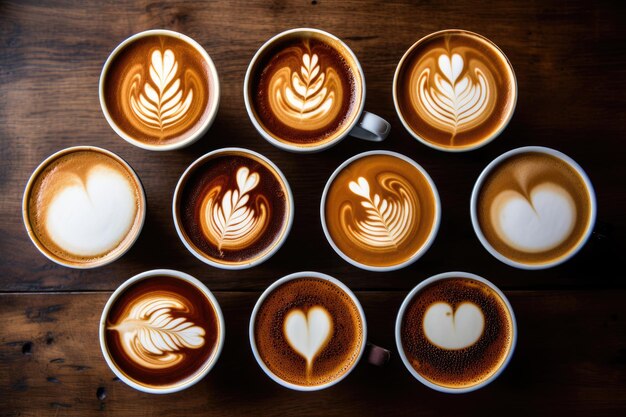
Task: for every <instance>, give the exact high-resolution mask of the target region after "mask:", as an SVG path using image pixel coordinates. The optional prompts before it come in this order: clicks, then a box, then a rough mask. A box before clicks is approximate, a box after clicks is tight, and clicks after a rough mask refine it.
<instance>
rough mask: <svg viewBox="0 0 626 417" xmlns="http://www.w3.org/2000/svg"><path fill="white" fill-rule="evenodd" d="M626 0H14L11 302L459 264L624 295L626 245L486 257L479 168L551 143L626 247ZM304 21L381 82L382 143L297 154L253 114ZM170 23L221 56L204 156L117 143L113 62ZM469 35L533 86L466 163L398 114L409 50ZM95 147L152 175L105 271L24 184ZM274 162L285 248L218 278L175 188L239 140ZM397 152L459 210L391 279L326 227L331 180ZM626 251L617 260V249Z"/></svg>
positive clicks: (386, 283) (3, 109)
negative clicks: (349, 166)
mask: <svg viewBox="0 0 626 417" xmlns="http://www.w3.org/2000/svg"><path fill="white" fill-rule="evenodd" d="M624 21H626V13H625V12H624V8H623V6H619V7H617V8H614V7H612V5H611V4H610V2H593V3H589V2H567V3H566V4H563V3H562V2H558V1H546V2H532V3H530V4H518V3H517V2H514V1H511V0H507V1H500V2H497V3H494V4H490V5H488V6H485V5H484V3H483V2H481V1H478V0H466V1H463V2H445V3H443V4H442V3H439V2H432V3H431V2H411V1H388V2H379V1H373V0H368V1H356V0H347V1H342V2H330V1H324V0H320V1H315V2H308V1H261V0H255V1H222V2H177V3H169V2H154V3H149V2H134V1H123V2H115V4H114V5H113V4H112V3H110V2H100V1H91V2H83V1H75V0H74V1H72V0H69V1H51V2H39V1H4V2H1V3H0V97H2V100H0V140H1V143H2V146H1V147H0V160H1V161H2V163H1V164H0V195H1V196H2V198H0V229H1V231H2V238H1V239H0V291H53V290H113V289H114V288H115V287H117V285H119V284H120V283H121V282H123V281H124V280H125V279H126V278H128V277H129V276H131V275H134V274H136V273H138V272H141V271H144V270H146V269H151V268H156V267H174V268H178V269H181V270H184V271H186V272H189V273H191V274H193V275H196V276H198V277H200V278H202V279H203V280H205V282H207V283H209V284H210V285H211V287H212V288H215V289H221V290H240V289H248V290H260V289H262V288H264V287H265V286H267V285H268V284H269V283H270V282H272V281H273V280H275V279H276V278H277V277H279V276H282V275H285V274H287V273H290V272H294V271H297V270H303V269H314V270H321V271H323V272H327V273H330V274H333V275H337V276H339V277H340V278H341V279H343V280H344V281H345V282H346V283H348V284H349V285H350V286H352V287H354V288H362V289H404V290H406V289H409V288H410V287H412V286H413V285H415V284H416V283H417V282H419V281H420V280H421V279H423V278H425V277H427V276H429V275H432V274H435V273H438V272H441V271H444V270H451V269H462V270H469V271H472V272H476V273H479V274H482V275H485V276H486V277H488V278H489V279H492V280H494V281H495V282H496V283H497V284H498V285H500V286H502V287H504V288H510V289H524V288H558V287H568V288H573V287H582V288H588V287H606V286H610V287H623V286H624V281H623V280H621V279H620V278H619V277H616V276H615V274H612V273H611V272H610V271H611V269H612V268H613V267H614V266H615V265H616V260H617V259H619V254H621V253H623V251H624V249H625V248H624V241H623V239H618V238H614V239H612V240H609V241H608V243H605V244H603V245H594V247H588V248H585V250H584V251H583V252H582V253H581V254H580V255H579V256H577V258H576V259H575V260H573V261H571V262H569V263H567V264H566V265H564V266H562V267H558V268H555V269H552V270H550V271H545V272H526V271H517V270H513V269H512V268H509V267H507V266H505V265H503V264H501V263H499V262H498V261H497V260H495V259H494V258H492V257H491V256H490V255H489V254H488V253H487V252H486V251H485V250H484V249H483V248H482V246H480V244H479V242H478V240H477V239H476V237H475V236H474V233H473V231H472V228H471V225H470V221H469V213H468V206H469V196H470V192H471V188H472V185H473V182H474V180H475V179H476V177H477V176H478V174H479V172H480V171H481V169H482V168H483V167H484V166H485V165H486V164H487V163H488V162H489V161H490V160H491V159H493V158H494V157H495V156H497V155H499V154H500V153H502V152H504V151H505V150H508V149H510V148H513V147H517V146H522V145H529V144H537V145H546V146H551V147H555V148H557V149H560V150H562V151H564V152H565V153H567V154H570V155H571V156H572V157H574V158H575V159H576V160H578V162H579V163H580V164H581V165H582V166H583V167H584V168H585V169H586V170H587V171H588V173H589V174H590V176H591V179H592V181H593V182H594V184H595V186H596V190H597V193H598V201H599V207H600V210H599V218H600V220H601V221H602V222H604V223H608V224H609V225H610V228H611V229H612V231H613V234H614V236H623V235H624V234H625V233H626V222H625V220H624V216H623V213H624V211H626V195H625V193H624V192H623V184H624V182H625V181H626V173H625V172H624V170H622V169H617V167H619V166H621V165H622V162H623V161H624V158H625V157H626V153H625V152H624V151H625V147H624V145H623V138H624V137H625V136H626V135H625V133H626V127H625V126H626V123H624V120H625V115H626V105H625V104H626V101H625V98H624V95H623V94H621V93H620V92H623V91H625V90H626V65H625V64H626V56H624V54H620V53H617V52H616V51H617V50H619V49H620V47H621V46H623V44H624V43H625V42H626V32H625V31H623V30H622V29H621V24H622V23H623V22H624ZM297 26H313V27H319V28H322V29H326V30H328V31H330V32H332V33H334V34H336V35H338V36H340V37H342V38H343V39H345V40H346V42H347V43H348V44H349V46H350V47H351V48H353V49H354V51H355V53H356V55H357V56H358V57H359V59H360V61H361V63H362V66H363V68H364V71H365V75H366V79H367V87H368V89H367V100H366V108H367V109H369V110H370V111H373V112H376V113H378V114H380V115H382V116H384V117H385V118H387V119H388V120H389V121H390V122H391V123H392V125H393V130H392V133H391V135H390V137H389V139H388V140H387V141H386V142H385V143H384V144H381V145H374V144H371V143H365V142H361V141H358V140H353V139H348V140H345V141H344V142H343V143H341V144H339V145H338V146H337V147H335V148H333V149H332V150H328V151H325V152H322V153H320V154H315V155H293V154H290V153H287V152H283V151H280V150H278V149H276V148H274V147H273V146H271V145H269V144H268V143H266V142H265V141H264V140H263V139H261V138H260V136H259V135H258V134H257V133H256V131H255V130H254V128H253V126H252V124H251V123H250V122H249V121H248V117H247V115H246V113H245V110H244V105H243V98H242V84H243V77H244V73H245V70H246V67H247V65H248V63H249V60H250V59H251V57H252V55H253V54H254V52H255V50H256V49H257V48H258V47H259V46H260V45H261V44H262V43H263V41H264V40H266V39H268V38H269V37H270V36H272V35H274V34H275V33H277V32H279V31H281V30H283V29H287V28H291V27H297ZM159 27H162V28H169V29H174V30H178V31H181V32H183V33H186V34H188V35H190V36H191V37H193V38H195V39H196V40H198V41H199V42H200V43H201V44H202V45H203V46H204V47H205V48H206V49H207V50H208V52H209V53H210V55H211V56H212V57H213V59H214V61H215V62H216V66H217V69H218V71H219V74H220V79H221V84H222V93H223V96H222V100H221V105H220V110H219V114H218V116H217V120H216V122H215V125H214V126H213V127H212V129H211V130H210V131H209V133H208V134H207V135H206V136H205V137H204V138H203V139H202V140H201V141H200V142H199V143H197V144H195V145H193V146H192V147H190V148H187V149H185V150H181V151H175V152H166V153H155V152H148V151H144V150H141V149H138V148H134V147H133V146H131V145H129V144H127V143H126V142H124V141H123V140H121V139H119V138H118V137H117V136H116V135H115V133H114V132H113V131H112V130H111V129H110V128H109V126H108V125H107V123H106V121H105V119H104V117H103V116H102V113H101V111H100V107H99V103H98V95H97V85H98V77H99V74H100V69H101V67H102V64H103V63H104V61H105V59H106V57H107V55H108V53H109V52H110V51H111V50H112V49H113V48H114V47H115V46H116V45H117V44H118V43H119V42H120V41H122V40H123V39H124V38H125V37H127V36H129V35H131V34H133V33H136V32H139V31H141V30H144V29H149V28H159ZM447 27H462V28H466V29H470V30H475V31H477V32H480V33H482V34H484V35H486V36H487V37H489V38H491V39H492V40H493V41H495V42H496V43H497V44H498V45H499V46H501V47H502V49H503V50H504V51H505V52H506V54H507V55H508V57H509V58H510V60H511V61H512V63H513V66H514V68H515V70H516V74H517V78H518V82H519V87H520V93H519V101H518V105H517V110H516V114H515V116H514V117H513V120H512V122H511V124H510V125H509V127H508V128H507V130H506V131H505V132H504V134H503V135H502V137H501V138H499V139H497V140H496V141H495V142H494V143H493V144H490V145H489V146H487V147H485V148H483V149H481V150H478V151H475V152H472V153H469V154H463V155H451V154H446V153H442V152H438V151H434V150H430V149H427V148H426V147H425V146H423V145H421V144H419V143H417V142H416V141H415V140H413V139H412V138H411V137H410V136H409V135H408V133H407V132H406V131H405V130H404V129H403V127H402V126H401V124H400V122H399V120H398V117H397V116H396V114H395V111H394V108H393V104H392V98H391V83H392V78H393V73H394V70H395V66H396V64H397V62H398V60H399V59H400V57H401V56H402V54H403V53H404V51H405V50H406V49H407V48H408V47H409V46H410V45H411V44H412V43H413V42H414V41H416V40H417V39H418V38H420V37H422V36H424V35H426V34H428V33H430V32H432V31H435V30H439V29H443V28H447ZM79 144H91V145H97V146H102V147H105V148H107V149H111V150H113V151H114V152H117V153H118V154H120V155H121V156H122V157H124V158H125V159H127V160H128V161H129V162H130V164H131V165H132V166H133V167H134V168H135V169H136V170H137V172H138V174H139V175H140V177H141V179H142V181H143V183H144V185H145V188H146V192H147V196H148V205H149V212H148V217H147V223H146V227H145V229H144V231H143V233H142V235H141V237H140V239H139V241H138V242H137V244H136V245H135V247H134V248H133V249H132V250H131V251H130V252H129V253H128V254H127V255H126V256H125V257H124V258H122V259H121V260H119V261H117V262H115V263H114V264H113V265H110V266H108V267H103V268H99V269H96V270H91V271H73V270H69V269H66V268H63V267H59V266H56V265H54V264H52V263H51V262H49V261H48V260H46V259H45V258H44V257H43V256H41V255H40V254H39V253H38V252H37V251H36V249H35V247H34V246H33V245H32V244H31V243H30V241H29V240H28V237H27V235H26V232H25V230H24V227H23V225H22V221H21V214H20V204H21V194H22V190H23V188H24V186H25V184H26V181H27V179H28V177H29V175H30V173H31V172H32V170H33V169H34V168H35V166H36V165H37V164H38V163H39V162H41V161H42V160H43V159H44V158H45V157H46V156H48V155H49V154H51V153H53V152H54V151H56V150H58V149H61V148H64V147H67V146H72V145H79ZM232 145H236V146H243V147H248V148H251V149H253V150H256V151H259V152H261V153H263V154H265V155H267V156H268V157H269V158H271V159H272V160H273V161H275V162H276V163H277V164H278V166H279V167H280V168H281V169H282V170H283V171H284V172H285V174H286V176H287V178H288V179H289V181H290V183H291V186H292V188H293V190H294V194H295V201H296V207H295V211H296V217H295V222H294V227H293V230H292V233H291V235H290V237H289V239H288V241H287V244H286V245H285V246H284V247H283V248H282V249H281V250H280V251H279V252H278V253H277V254H276V255H275V257H274V258H273V259H272V260H270V261H269V262H267V263H265V264H264V265H261V266H259V267H257V268H254V269H253V270H248V271H243V272H227V271H220V270H216V269H214V268H209V267H207V266H205V265H204V264H202V263H201V262H200V261H198V260H196V259H195V258H194V257H193V256H191V255H190V254H189V253H188V252H187V251H186V250H185V248H184V247H183V245H182V244H181V242H180V241H179V239H178V237H177V235H176V233H175V230H174V227H173V223H172V220H171V210H170V204H171V198H172V193H173V189H174V186H175V184H176V181H177V179H178V177H179V175H180V174H181V173H182V171H183V170H184V169H185V167H186V166H187V165H188V164H189V163H190V162H192V161H193V160H194V159H196V158H197V157H199V156H200V155H202V154H203V153H205V152H207V151H209V150H213V149H215V148H219V147H223V146H232ZM379 147H382V148H385V149H391V150H396V151H399V152H402V153H405V154H407V155H409V156H411V157H413V158H415V159H416V160H417V161H418V162H419V163H421V164H423V166H424V167H425V168H426V169H427V170H428V171H429V172H430V173H431V175H432V176H433V178H434V180H435V182H436V183H437V185H438V187H439V190H440V193H441V199H442V202H443V223H442V226H441V230H440V234H439V236H438V238H437V240H436V242H435V244H434V246H433V247H432V248H431V250H430V251H429V252H428V253H427V254H426V255H425V256H424V258H423V259H421V260H420V261H418V262H417V263H416V264H415V265H413V266H412V267H410V268H407V269H405V270H402V271H398V272H395V273H391V274H379V273H368V272H364V271H361V270H359V269H357V268H354V267H352V266H350V265H348V264H347V263H346V262H344V261H343V260H342V259H340V258H339V256H337V255H336V254H335V253H334V252H333V251H332V249H331V248H330V246H329V245H328V244H327V243H326V241H325V238H324V236H323V233H322V229H321V226H320V224H319V218H318V205H319V199H320V195H321V192H322V189H323V187H324V184H325V182H326V179H327V178H328V177H329V175H330V174H331V172H332V171H333V170H334V169H335V168H336V167H337V166H338V165H339V164H340V163H341V162H342V161H343V160H345V159H347V158H348V157H350V156H352V155H354V154H356V153H358V152H361V151H366V150H371V149H376V148H379ZM616 254H617V255H618V256H616Z"/></svg>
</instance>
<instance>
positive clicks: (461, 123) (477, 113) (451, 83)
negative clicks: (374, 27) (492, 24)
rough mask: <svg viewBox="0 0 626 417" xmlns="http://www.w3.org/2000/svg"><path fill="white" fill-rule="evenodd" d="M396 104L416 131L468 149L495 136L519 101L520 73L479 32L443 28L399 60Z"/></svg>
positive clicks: (423, 136) (447, 146) (426, 137)
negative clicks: (517, 96)
mask: <svg viewBox="0 0 626 417" xmlns="http://www.w3.org/2000/svg"><path fill="white" fill-rule="evenodd" d="M395 89H396V91H395V93H396V105H397V108H398V111H399V112H400V115H401V116H402V118H403V120H404V122H405V123H406V124H407V125H408V127H409V128H410V129H411V130H412V131H413V133H414V134H415V135H417V136H418V137H420V138H421V139H422V140H424V141H426V142H427V143H429V144H432V145H433V146H435V147H439V148H444V149H463V148H471V147H473V146H477V145H479V144H480V143H481V142H483V141H487V140H489V139H490V138H492V137H494V136H495V135H496V134H497V133H498V132H499V131H500V130H501V129H502V128H503V126H504V125H506V123H507V121H508V119H509V118H510V116H511V114H512V111H513V108H514V106H515V95H516V92H515V89H516V86H515V76H514V74H513V70H512V68H511V65H510V63H509V62H508V60H507V58H506V57H505V56H504V54H503V53H502V52H501V51H500V50H499V49H498V48H497V47H496V46H495V45H493V44H492V43H491V42H490V41H488V40H487V39H485V38H483V37H482V36H480V35H477V34H473V33H470V32H465V31H454V30H450V31H443V32H438V33H435V34H433V35H431V36H429V37H427V38H424V39H422V40H421V41H420V42H418V43H417V44H416V45H414V46H413V47H412V48H411V49H410V50H409V51H408V52H407V54H406V55H405V57H404V58H403V60H402V61H401V63H400V66H399V68H398V71H397V74H396V86H395Z"/></svg>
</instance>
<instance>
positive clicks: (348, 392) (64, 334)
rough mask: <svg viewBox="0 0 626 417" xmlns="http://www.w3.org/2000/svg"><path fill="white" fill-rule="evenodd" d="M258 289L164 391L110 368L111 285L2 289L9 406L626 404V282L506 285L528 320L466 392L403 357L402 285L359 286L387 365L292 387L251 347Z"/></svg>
mask: <svg viewBox="0 0 626 417" xmlns="http://www.w3.org/2000/svg"><path fill="white" fill-rule="evenodd" d="M258 295H259V294H258V293H243V292H217V293H216V297H217V299H218V300H219V302H220V304H221V306H222V308H223V310H224V315H225V320H226V335H227V336H226V343H225V346H224V351H223V354H222V357H221V358H220V359H219V362H218V363H217V365H216V367H215V368H214V369H213V371H212V372H211V373H210V374H209V376H207V377H206V378H205V379H204V380H203V381H201V382H200V383H198V384H197V385H195V386H193V387H191V388H190V389H188V390H186V391H183V392H180V393H176V394H171V395H163V396H159V395H148V394H143V393H140V392H138V391H135V390H133V389H131V388H129V387H127V386H126V385H125V384H123V383H122V382H120V381H117V380H115V379H114V375H113V373H112V372H111V371H110V370H109V369H108V368H107V365H106V363H105V362H104V359H103V358H102V356H101V354H100V350H99V345H98V336H97V335H98V322H99V316H100V312H101V309H102V307H103V306H104V303H105V302H106V300H107V298H108V296H109V293H100V292H96V293H50V294H42V293H39V294H3V295H0V323H2V324H3V325H2V327H0V329H1V330H0V415H1V416H18V415H19V416H26V415H39V413H41V415H57V416H64V415H80V416H88V415H111V416H117V415H119V416H129V415H151V416H152V415H154V416H157V415H158V416H171V415H195V414H198V415H207V414H210V415H220V416H221V415H224V416H227V415H242V414H247V415H267V416H271V415H276V416H280V415H312V416H315V415H320V414H322V413H323V414H327V415H337V416H345V415H357V414H360V415H388V414H390V413H394V414H400V415H416V414H419V415H425V416H441V415H445V416H457V415H458V416H461V415H475V414H479V413H481V415H482V413H484V412H485V411H488V412H489V414H493V415H580V416H589V415H593V416H615V415H622V414H623V412H624V410H625V409H626V395H624V394H625V392H626V331H625V329H626V327H625V325H624V315H623V312H622V310H621V304H623V300H624V297H625V296H626V291H623V290H620V291H611V292H609V291H589V292H583V291H543V292H538V291H512V292H508V293H507V296H508V297H509V299H510V301H511V303H512V305H513V307H514V309H515V312H516V315H517V320H518V325H519V343H518V346H517V349H516V352H515V354H514V357H513V360H512V362H511V364H510V366H509V368H508V369H507V370H506V371H505V372H504V373H503V374H502V376H501V377H500V378H499V379H498V380H497V381H495V382H494V383H492V384H491V385H489V386H488V387H486V388H484V389H482V390H479V391H477V392H474V393H471V394H466V395H445V394H441V393H438V392H435V391H432V390H430V389H428V388H426V387H424V386H422V385H421V384H420V383H419V382H417V381H416V380H414V379H413V378H412V377H411V376H410V374H409V373H408V372H407V370H406V369H405V368H404V365H403V364H402V362H401V360H400V359H399V357H398V356H397V354H396V348H395V344H394V339H393V326H394V322H395V315H396V312H397V310H398V308H399V306H400V304H401V302H402V299H403V297H404V296H405V295H406V293H405V292H403V291H396V292H390V291H387V292H358V293H357V296H358V298H359V299H360V300H361V302H362V304H363V307H364V310H365V314H366V317H367V320H368V330H369V336H370V340H371V341H372V342H373V343H376V344H379V345H381V346H386V347H388V348H390V349H391V350H392V352H393V357H392V360H391V362H390V363H389V365H388V366H387V367H386V368H376V367H373V366H371V365H368V364H365V363H361V364H359V365H358V366H357V368H356V369H355V370H354V372H353V373H352V374H351V375H349V376H348V378H346V380H344V381H342V382H341V383H339V384H337V385H336V386H334V387H332V388H330V389H327V390H324V391H320V392H316V393H300V392H293V391H290V390H287V389H285V388H283V387H281V386H279V385H278V384H276V383H274V382H272V381H271V380H270V379H269V378H267V376H265V374H264V373H263V372H262V371H261V369H260V368H259V367H258V365H257V364H256V362H255V360H254V357H253V356H252V352H251V350H250V347H249V343H248V337H247V328H248V321H249V319H248V317H249V314H250V312H251V311H252V307H253V306H254V303H255V302H256V300H257V298H258ZM98 397H100V398H98ZM35 410H37V411H35Z"/></svg>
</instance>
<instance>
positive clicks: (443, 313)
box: [423, 301, 485, 350]
mask: <svg viewBox="0 0 626 417" xmlns="http://www.w3.org/2000/svg"><path fill="white" fill-rule="evenodd" d="M423 328H424V334H425V336H426V338H427V339H428V341H430V343H432V344H433V345H435V346H438V347H440V348H442V349H448V350H457V349H464V348H467V347H470V346H472V345H473V344H474V343H476V342H477V341H478V339H480V336H481V335H482V334H483V330H484V328H485V317H484V315H483V312H482V311H481V310H480V308H478V306H477V305H476V304H474V303H472V302H469V301H466V302H463V303H461V304H460V305H459V306H458V307H457V309H456V311H454V310H453V309H452V306H451V305H450V304H448V303H444V302H437V303H434V304H431V305H430V306H429V307H428V309H427V310H426V314H424V322H423Z"/></svg>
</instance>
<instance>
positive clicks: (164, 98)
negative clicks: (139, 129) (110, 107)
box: [130, 49, 194, 131]
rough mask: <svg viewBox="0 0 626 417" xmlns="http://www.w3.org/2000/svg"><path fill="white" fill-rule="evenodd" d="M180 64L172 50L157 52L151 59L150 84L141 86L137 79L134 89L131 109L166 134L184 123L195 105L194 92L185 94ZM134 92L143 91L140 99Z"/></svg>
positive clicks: (145, 121)
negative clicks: (178, 76) (179, 69)
mask: <svg viewBox="0 0 626 417" xmlns="http://www.w3.org/2000/svg"><path fill="white" fill-rule="evenodd" d="M178 67H179V65H178V62H177V60H176V56H175V55H174V52H173V51H172V50H171V49H166V50H165V52H161V51H159V50H156V51H154V52H152V56H151V59H150V70H149V74H150V82H147V81H146V82H144V84H143V88H141V86H140V85H139V84H140V82H141V77H135V79H134V81H133V85H132V88H131V90H130V91H131V96H130V107H131V109H132V110H133V113H134V114H135V116H136V117H137V118H138V119H139V120H141V121H142V122H143V123H144V124H146V125H147V126H149V127H151V128H154V129H159V130H161V131H163V130H164V129H167V128H168V127H171V126H174V125H176V124H177V123H179V122H181V121H183V120H184V117H185V115H186V114H187V113H188V111H189V109H190V107H191V103H192V101H193V97H194V95H193V90H192V89H189V90H188V91H187V92H186V95H185V92H184V91H183V88H182V83H181V80H180V78H176V76H177V75H178ZM133 91H141V93H140V94H139V95H138V97H135V95H134V94H132V92H133Z"/></svg>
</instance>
